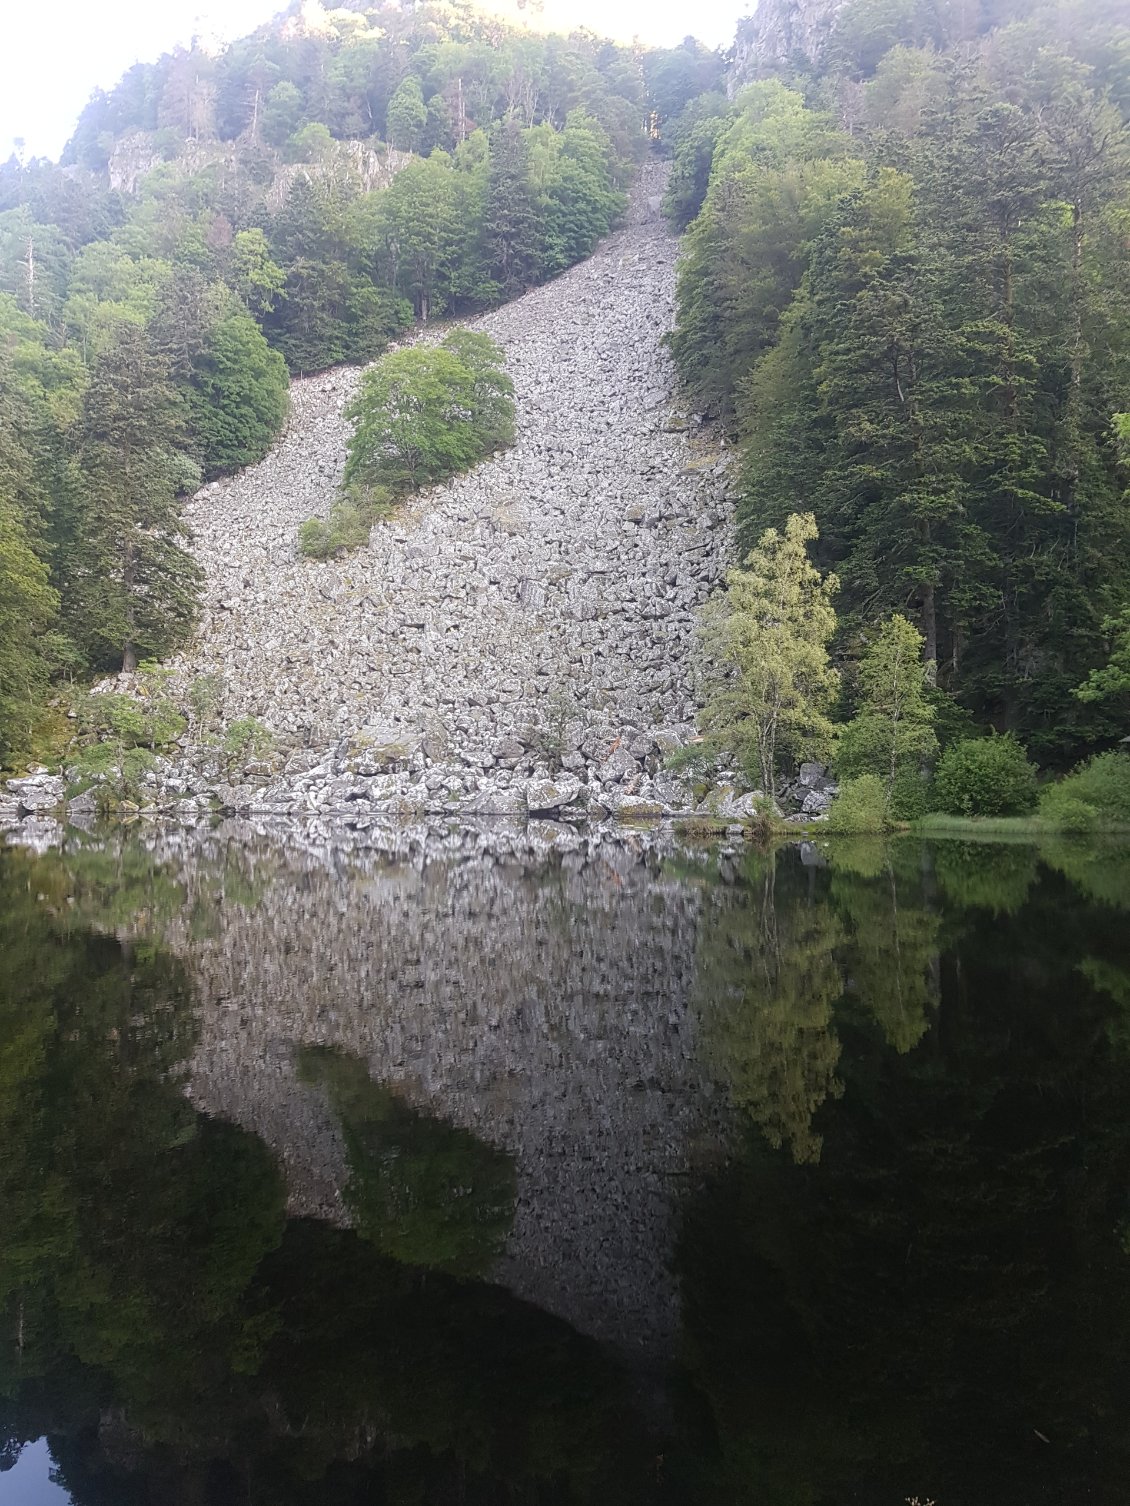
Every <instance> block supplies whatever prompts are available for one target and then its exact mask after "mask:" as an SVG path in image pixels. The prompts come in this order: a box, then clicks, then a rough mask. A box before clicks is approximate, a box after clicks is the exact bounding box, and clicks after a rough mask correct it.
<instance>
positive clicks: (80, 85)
mask: <svg viewBox="0 0 1130 1506" xmlns="http://www.w3.org/2000/svg"><path fill="white" fill-rule="evenodd" d="M752 3H753V0H545V12H546V17H547V19H549V20H551V21H552V22H553V24H554V25H555V26H562V27H564V28H568V26H570V25H582V26H589V27H591V28H592V29H593V30H594V31H598V32H600V33H601V34H602V35H605V36H614V37H617V38H621V39H623V40H625V41H627V40H630V39H631V37H632V36H634V35H638V36H639V37H640V38H641V39H642V40H643V41H645V42H650V43H653V44H656V45H658V46H668V45H672V44H673V43H675V42H678V41H679V40H680V39H681V38H682V37H684V36H685V35H686V34H687V33H688V32H693V34H694V35H695V36H697V37H698V38H699V39H700V40H701V41H703V42H705V43H707V44H708V45H709V46H712V47H719V46H722V47H725V46H728V45H729V44H730V42H731V41H732V40H733V36H734V28H735V25H736V24H737V20H738V17H739V16H741V15H743V14H744V13H745V12H747V11H748V10H750V9H752ZM284 4H285V0H219V3H217V0H53V3H52V4H51V6H50V7H49V10H48V12H47V13H46V17H45V16H44V14H43V13H41V12H40V11H39V9H38V7H37V6H35V5H28V4H18V5H4V6H2V7H0V9H2V10H3V11H4V12H5V13H6V14H4V15H3V18H2V19H0V160H2V159H3V158H5V157H7V156H8V153H9V152H10V151H11V150H12V144H13V141H14V140H15V139H16V138H17V137H22V138H23V140H24V143H25V146H24V151H25V153H26V155H28V156H42V157H57V156H58V155H59V153H60V151H61V150H62V148H63V144H64V143H65V141H66V140H67V138H68V136H69V135H70V134H71V131H72V129H73V127H74V124H75V121H76V119H77V118H78V113H79V111H80V110H81V109H82V107H83V105H84V104H85V102H86V100H87V99H88V98H89V96H90V93H91V91H92V90H93V89H96V88H102V89H108V88H110V87H111V86H112V85H113V84H115V83H116V82H117V80H118V79H119V78H120V77H121V75H122V74H123V73H124V72H125V71H126V69H127V68H129V67H130V66H131V65H132V64H133V63H136V62H153V61H155V60H156V59H157V58H158V57H160V55H161V53H163V52H168V51H169V50H170V49H171V48H173V47H175V46H176V45H177V44H178V43H181V44H186V43H188V42H189V41H190V40H191V39H192V37H193V36H194V35H200V36H214V37H218V38H220V39H221V40H222V41H231V40H232V39H233V38H235V37H239V36H243V35H244V34H245V33H246V32H249V31H253V30H254V29H255V27H256V26H259V25H261V24H262V23H263V22H264V21H267V20H269V19H270V17H271V16H272V15H274V14H275V12H276V11H278V10H280V9H282V8H283V5H284ZM45 22H46V24H45Z"/></svg>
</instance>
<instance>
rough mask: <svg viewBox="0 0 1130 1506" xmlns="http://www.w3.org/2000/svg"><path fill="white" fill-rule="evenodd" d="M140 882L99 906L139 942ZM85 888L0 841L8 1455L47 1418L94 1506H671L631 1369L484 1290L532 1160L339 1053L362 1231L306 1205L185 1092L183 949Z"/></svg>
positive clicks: (2, 1284) (187, 1025)
mask: <svg viewBox="0 0 1130 1506" xmlns="http://www.w3.org/2000/svg"><path fill="white" fill-rule="evenodd" d="M143 866H144V865H143ZM132 874H133V870H132V868H131V870H130V874H126V875H125V884H126V888H127V889H128V890H129V893H128V894H123V893H121V892H118V891H114V892H113V893H112V894H111V893H110V892H109V891H111V890H113V885H112V884H111V883H108V885H107V891H108V892H107V905H106V907H105V909H104V910H103V911H101V912H99V911H98V905H97V902H96V900H95V898H94V896H95V894H96V893H97V886H95V885H92V884H91V885H86V886H85V888H84V889H83V890H82V892H83V894H84V900H83V914H84V918H85V919H86V920H87V921H92V920H96V919H98V918H99V916H102V917H104V923H105V924H106V925H107V926H109V925H114V926H115V927H118V928H121V929H124V930H127V931H129V932H131V933H136V932H137V931H138V930H139V929H140V926H139V925H135V924H134V923H133V922H132V921H131V919H130V915H131V914H132V916H133V917H134V918H135V919H136V917H137V916H138V915H139V914H140V913H141V911H143V910H144V909H145V906H144V905H141V906H138V905H137V903H136V901H137V897H138V895H139V894H140V893H142V891H144V892H145V893H151V892H152V885H151V883H150V881H149V880H144V881H140V880H138V881H137V882H135V877H136V876H131V875H132ZM80 882H81V880H80V876H79V875H77V874H76V873H75V872H74V871H69V870H68V868H67V865H66V863H64V862H62V860H60V859H58V858H54V857H49V858H46V859H39V858H31V857H28V856H26V855H22V854H15V853H0V951H2V953H3V956H4V960H5V963H6V967H5V969H4V970H3V972H2V973H0V1133H2V1135H3V1140H2V1142H0V1199H2V1205H3V1222H2V1225H0V1459H4V1460H12V1461H14V1459H15V1458H16V1457H17V1455H18V1452H19V1448H20V1446H21V1445H22V1444H23V1443H25V1442H28V1441H30V1440H32V1439H35V1438H37V1437H40V1436H42V1435H43V1434H45V1433H46V1434H47V1435H48V1436H49V1438H50V1440H51V1448H52V1452H53V1455H54V1458H55V1460H56V1462H57V1464H58V1467H59V1475H60V1479H61V1481H62V1483H63V1484H64V1485H65V1487H66V1488H67V1489H68V1490H69V1491H70V1492H71V1495H72V1498H73V1500H74V1501H75V1502H76V1506H111V1503H112V1506H131V1503H134V1502H136V1503H139V1506H140V1503H142V1502H144V1503H146V1506H152V1503H155V1502H160V1503H162V1506H178V1503H183V1506H190V1503H191V1506H220V1503H225V1506H226V1503H228V1502H235V1501H239V1502H241V1503H243V1502H250V1503H253V1506H259V1503H264V1506H266V1503H271V1506H300V1503H301V1506H315V1503H319V1506H321V1503H324V1502H327V1501H331V1500H332V1501H335V1502H342V1503H348V1502H361V1501H366V1502H368V1501H375V1500H381V1501H388V1502H402V1503H405V1506H407V1503H409V1502H414V1503H429V1502H431V1503H436V1506H447V1503H452V1506H454V1503H455V1502H460V1503H466V1506H488V1503H489V1506H504V1503H509V1502H513V1503H515V1506H517V1503H538V1506H553V1503H558V1502H560V1503H565V1502H593V1503H596V1502H601V1503H603V1502H605V1501H608V1500H616V1501H618V1502H625V1503H633V1502H640V1503H641V1506H642V1503H643V1502H645V1501H651V1500H654V1499H655V1484H656V1478H657V1476H656V1468H657V1465H656V1454H657V1453H658V1452H659V1451H660V1450H659V1449H658V1448H657V1447H656V1445H655V1444H654V1442H653V1441H652V1439H651V1438H650V1437H649V1435H648V1432H647V1429H646V1427H645V1426H643V1424H642V1423H641V1420H640V1418H639V1416H638V1415H637V1413H636V1411H635V1409H634V1407H633V1405H632V1401H631V1394H630V1391H629V1390H628V1388H627V1387H626V1384H625V1378H624V1377H623V1375H622V1374H621V1372H620V1370H619V1368H618V1366H617V1365H616V1364H615V1363H614V1362H613V1361H612V1360H610V1359H609V1358H608V1357H606V1356H605V1355H604V1354H603V1353H602V1352H601V1351H600V1350H599V1349H598V1347H597V1346H596V1345H595V1344H594V1343H593V1342H592V1341H590V1340H587V1339H584V1338H582V1337H581V1336H579V1335H578V1334H576V1333H575V1332H573V1331H572V1330H571V1329H570V1328H569V1327H568V1326H567V1325H566V1324H565V1323H564V1322H561V1321H560V1320H557V1319H554V1318H552V1317H550V1316H548V1315H547V1314H544V1313H542V1312H540V1311H539V1310H538V1309H536V1308H534V1307H531V1306H528V1305H526V1304H524V1303H522V1302H520V1301H517V1300H516V1299H515V1298H513V1297H511V1296H510V1295H509V1294H508V1293H507V1292H505V1291H503V1290H501V1289H500V1288H497V1287H493V1286H490V1285H488V1284H486V1283H484V1282H482V1281H478V1280H470V1279H467V1277H468V1276H469V1275H471V1274H473V1273H474V1272H476V1271H480V1270H481V1269H482V1268H483V1267H484V1265H485V1264H486V1263H487V1262H488V1261H489V1259H490V1258H491V1257H492V1256H493V1254H494V1252H495V1250H496V1249H497V1247H498V1244H499V1242H500V1240H501V1239H502V1238H503V1237H504V1236H505V1232H506V1230H507V1229H508V1227H509V1221H510V1218H511V1214H512V1210H513V1202H514V1172H513V1167H512V1164H511V1162H510V1161H509V1159H508V1158H507V1157H505V1156H503V1155H501V1153H499V1152H497V1151H494V1150H492V1149H491V1148H490V1147H489V1146H486V1145H483V1144H482V1143H481V1142H479V1141H477V1140H476V1139H475V1138H474V1137H473V1136H471V1135H468V1134H466V1133H464V1132H462V1131H460V1130H457V1129H455V1128H454V1127H453V1126H450V1125H447V1124H444V1123H441V1122H439V1121H430V1120H428V1119H427V1118H426V1116H424V1115H422V1114H419V1113H417V1112H415V1111H413V1110H411V1109H409V1108H407V1107H406V1106H404V1105H403V1104H400V1103H398V1102H397V1101H396V1100H395V1099H393V1098H392V1097H391V1095H389V1094H387V1093H385V1092H383V1091H382V1090H380V1089H379V1088H376V1087H374V1086H373V1085H372V1084H371V1083H370V1082H369V1080H368V1076H367V1073H366V1072H365V1070H364V1067H363V1066H362V1065H361V1064H360V1063H358V1062H355V1061H351V1060H349V1059H346V1058H341V1057H328V1056H326V1055H323V1054H320V1053H319V1054H317V1055H315V1056H314V1057H312V1058H311V1059H310V1061H309V1062H308V1063H307V1065H308V1069H309V1070H310V1071H311V1072H313V1073H315V1074H316V1075H317V1076H318V1077H319V1080H320V1081H322V1082H323V1084H324V1085H325V1086H326V1087H327V1090H328V1092H329V1094H330V1097H331V1099H332V1101H333V1102H334V1103H335V1104H336V1106H337V1108H338V1111H339V1113H340V1116H341V1122H342V1126H343V1133H344V1135H345V1138H346V1141H347V1144H348V1146H349V1148H350V1160H351V1170H352V1179H351V1182H350V1193H349V1196H350V1198H351V1200H352V1203H353V1208H354V1211H355V1214H356V1217H357V1221H358V1226H359V1232H357V1233H355V1232H351V1231H346V1230H340V1229H335V1228H332V1227H329V1226H327V1225H324V1224H320V1223H317V1222H314V1221H306V1220H297V1221H296V1220H291V1221H287V1219H286V1217H285V1189H284V1186H283V1182H282V1178H281V1175H280V1173H279V1169H278V1167H277V1166H276V1164H275V1162H274V1160H273V1158H272V1156H271V1155H270V1154H269V1152H268V1151H267V1149H266V1147H265V1146H264V1145H263V1144H262V1142H261V1141H260V1140H258V1139H257V1138H256V1137H255V1136H254V1135H251V1134H249V1133H247V1132H246V1131H244V1130H242V1129H239V1128H237V1127H236V1126H234V1125H229V1124H225V1123H223V1122H219V1121H215V1120H209V1119H208V1118H206V1117H205V1116H203V1115H201V1114H199V1113H198V1112H196V1111H195V1110H194V1109H193V1108H192V1106H191V1105H190V1104H189V1103H188V1101H187V1100H186V1099H185V1097H184V1094H183V1071H184V1066H185V1063H186V1060H187V1058H188V1056H189V1054H190V1053H191V1051H192V1050H193V1047H194V1045H195V1040H196V1023H195V1017H194V1013H193V1002H194V1001H193V995H192V990H191V988H190V986H189V983H188V980H187V978H186V975H185V972H184V970H183V967H182V966H181V964H180V963H179V962H178V961H176V960H175V959H174V958H172V957H171V956H170V955H169V954H168V953H166V952H164V951H162V950H161V949H160V948H159V947H157V946H156V945H154V944H153V943H152V942H151V941H148V940H137V939H134V940H131V941H126V942H122V941H119V940H117V939H115V938H113V937H112V936H109V935H103V934H98V933H97V932H95V931H92V930H90V929H88V928H87V927H86V926H84V925H83V924H81V923H80V920H79V918H78V915H77V913H76V912H77V909H78V906H77V905H76V904H74V903H72V904H68V903H67V899H68V896H71V897H73V896H74V895H75V894H76V892H79V891H78V886H79V884H80ZM139 884H140V888H139ZM130 906H133V907H134V908H133V910H132V911H130V912H129V913H127V911H128V910H129V907H130ZM454 1271H458V1272H459V1275H460V1278H461V1279H456V1277H455V1276H454V1275H452V1274H448V1273H449V1272H454Z"/></svg>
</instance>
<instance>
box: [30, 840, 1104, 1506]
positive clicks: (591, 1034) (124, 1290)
mask: <svg viewBox="0 0 1130 1506" xmlns="http://www.w3.org/2000/svg"><path fill="white" fill-rule="evenodd" d="M566 846H567V847H570V850H567V851H565V852H564V853H562V852H561V851H560V850H557V851H552V852H547V851H546V850H545V849H544V847H541V848H534V847H530V846H526V847H523V846H522V843H521V841H520V840H519V839H517V838H512V837H505V836H500V835H497V834H496V835H489V834H484V833H482V832H479V833H466V832H462V833H460V832H452V831H443V830H440V831H435V832H427V833H415V834H408V835H404V834H401V835H400V836H397V837H395V838H393V837H389V838H387V839H386V838H377V837H373V838H370V839H368V840H365V841H362V840H361V839H360V838H359V837H358V836H357V835H356V834H355V835H353V836H352V837H347V838H346V839H344V840H340V841H334V840H331V839H327V840H325V841H323V842H322V843H321V844H318V843H313V842H312V843H310V844H309V845H308V846H307V847H306V848H305V849H299V850H295V849H294V848H291V849H289V850H288V849H287V848H286V847H284V846H282V845H280V844H279V843H278V842H277V841H275V840H273V839H271V838H270V837H268V836H263V835H261V834H260V835H257V834H256V833H254V832H251V831H248V830H246V829H243V828H239V827H233V828H230V829H226V830H225V829H221V830H219V831H217V832H215V833H211V834H203V835H201V834H192V835H188V834H184V833H176V832H166V833H153V834H150V835H149V836H148V837H130V836H127V835H123V834H121V833H118V834H116V835H110V836H109V837H107V838H105V839H83V840H78V839H75V841H74V842H72V845H71V847H70V849H69V850H67V851H57V850H49V851H46V852H44V853H42V854H39V855H36V854H34V853H28V852H22V851H18V850H8V851H0V895H2V901H3V904H2V908H0V1135H2V1140H0V1206H2V1207H3V1210H4V1218H3V1227H2V1229H0V1501H3V1500H5V1499H6V1496H5V1493H4V1483H5V1481H6V1480H14V1479H15V1474H14V1472H12V1473H9V1474H5V1473H4V1472H3V1471H4V1469H5V1466H8V1467H10V1466H11V1465H12V1464H13V1463H15V1462H16V1460H17V1459H18V1458H19V1457H20V1450H21V1447H22V1446H23V1445H25V1444H28V1445H34V1444H35V1441H36V1440H39V1439H41V1438H43V1437H46V1438H47V1439H48V1441H49V1445H50V1450H51V1456H52V1458H53V1459H54V1461H55V1467H56V1471H57V1475H58V1478H59V1481H60V1482H61V1486H62V1487H63V1488H65V1490H66V1491H67V1492H69V1494H70V1497H71V1499H72V1500H73V1501H74V1502H75V1503H77V1506H87V1503H89V1506H96V1503H97V1506H101V1503H110V1502H113V1503H115V1506H120V1503H127V1506H128V1503H133V1502H145V1503H156V1502H161V1503H166V1502H168V1503H173V1506H176V1503H182V1502H183V1503H185V1506H188V1503H190V1502H191V1503H193V1506H212V1503H217V1506H219V1503H227V1502H233V1503H234V1502H236V1501H240V1502H252V1503H255V1506H259V1503H280V1506H283V1503H286V1506H289V1503H296V1506H297V1503H303V1506H305V1503H314V1502H318V1503H322V1502H328V1501H334V1502H343V1503H351V1502H361V1501H365V1502H371V1501H387V1502H403V1503H405V1506H407V1503H409V1502H414V1503H435V1506H447V1503H449V1502H450V1503H455V1502H461V1503H480V1502H481V1503H483V1506H486V1503H488V1502H489V1503H491V1506H496V1503H507V1502H515V1503H517V1502H521V1503H524V1506H529V1503H536V1506H550V1503H555V1502H566V1501H568V1502H592V1503H594V1506H595V1503H597V1502H600V1503H602V1506H603V1503H606V1502H611V1501H615V1502H617V1503H618V1506H619V1503H627V1506H631V1503H633V1502H640V1503H643V1502H670V1503H676V1502H688V1503H703V1506H715V1503H717V1506H723V1503H745V1502H750V1503H752V1502H755V1501H756V1502H757V1503H759V1506H764V1503H770V1506H772V1503H778V1502H780V1503H786V1502H788V1503H811V1506H833V1503H837V1506H838V1503H840V1502H845V1503H846V1502H860V1503H867V1506H870V1503H875V1506H878V1503H880V1502H884V1503H886V1502H895V1503H901V1502H902V1501H904V1500H905V1499H907V1498H911V1497H914V1496H915V1495H917V1496H918V1497H919V1498H920V1499H921V1500H922V1501H926V1500H927V1499H934V1500H936V1501H937V1502H938V1506H958V1503H965V1502H969V1503H971V1506H980V1503H982V1502H992V1503H993V1506H1002V1503H1003V1506H1022V1503H1023V1506H1031V1503H1041V1502H1048V1503H1051V1502H1060V1501H1063V1502H1067V1501H1071V1502H1074V1501H1081V1500H1087V1501H1090V1502H1100V1503H1105V1502H1111V1503H1113V1502H1115V1501H1120V1500H1121V1499H1122V1498H1123V1490H1124V1480H1125V1476H1126V1467H1127V1465H1128V1464H1130V1458H1128V1457H1127V1456H1128V1453H1130V1430H1128V1425H1127V1419H1126V1417H1125V1398H1126V1396H1127V1395H1130V1361H1128V1359H1127V1354H1128V1346H1127V1339H1128V1338H1130V1307H1128V1304H1130V1280H1128V1277H1130V1203H1128V1200H1127V1197H1128V1195H1127V1188H1128V1187H1130V1116H1128V1115H1127V1112H1126V1104H1127V1102H1128V1101H1130V1100H1128V1097H1127V1089H1128V1088H1130V1023H1128V1021H1130V981H1128V980H1130V964H1128V961H1127V948H1126V944H1125V936H1124V933H1125V910H1124V908H1123V907H1124V906H1125V903H1126V889H1125V887H1124V886H1123V884H1122V882H1121V878H1122V876H1123V875H1125V873H1126V866H1125V858H1124V855H1123V854H1122V853H1120V852H1119V851H1114V852H1104V851H1103V850H1102V849H1096V848H1093V847H1092V848H1082V847H1079V846H1077V845H1074V844H1070V843H1061V844H1058V845H1057V846H1056V847H1053V848H1048V849H1045V850H1044V851H1043V852H1039V851H1037V850H1036V849H1034V848H1028V847H1017V848H1006V849H1001V848H995V847H989V848H981V847H965V846H957V845H952V846H951V845H949V844H939V845H937V846H934V847H928V846H925V845H923V844H921V843H919V842H916V841H902V842H898V843H894V844H890V845H887V846H883V845H874V844H849V845H845V844H838V845H837V846H836V847H834V848H829V849H826V850H823V851H821V850H818V849H814V848H810V849H808V850H807V851H805V852H804V853H803V854H801V853H798V851H796V850H792V849H790V850H787V851H785V852H782V853H780V854H778V855H776V856H775V857H774V856H770V855H751V856H746V857H738V856H728V857H727V856H724V857H723V858H722V859H721V861H719V860H718V858H717V857H716V856H700V855H696V853H695V852H694V851H688V850H686V849H680V848H678V847H677V846H675V845H673V844H672V842H671V840H670V839H669V838H667V837H659V838H656V839H646V838H643V837H638V836H637V837H619V838H615V839H613V838H609V839H607V840H592V841H589V840H586V839H577V840H576V841H575V842H574V843H572V845H571V846H570V844H568V843H567V844H566ZM25 1457H26V1458H34V1456H33V1455H30V1454H29V1455H26V1456H25ZM18 1467H19V1466H17V1468H18ZM23 1467H24V1468H25V1469H26V1468H27V1466H26V1464H25V1465H24V1466H23Z"/></svg>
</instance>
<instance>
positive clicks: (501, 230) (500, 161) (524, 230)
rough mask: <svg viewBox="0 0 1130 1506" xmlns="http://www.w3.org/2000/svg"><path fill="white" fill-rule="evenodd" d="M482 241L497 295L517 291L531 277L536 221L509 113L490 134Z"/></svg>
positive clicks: (538, 256) (518, 134)
mask: <svg viewBox="0 0 1130 1506" xmlns="http://www.w3.org/2000/svg"><path fill="white" fill-rule="evenodd" d="M483 246H484V250H485V258H486V267H487V274H488V276H489V277H490V278H491V279H492V281H493V282H494V283H495V284H496V286H497V288H498V294H499V297H501V298H514V297H517V296H518V294H520V293H524V292H525V291H526V289H527V288H529V287H532V286H533V284H534V283H535V282H536V281H537V279H538V276H539V275H540V271H541V265H542V227H541V223H540V220H539V216H538V212H537V207H536V205H535V203H534V196H533V191H532V189H531V185H530V171H529V160H528V152H527V148H526V142H525V138H524V136H523V134H522V131H521V129H520V127H519V125H518V122H517V121H516V120H515V119H514V118H513V117H511V118H510V119H508V120H505V121H504V122H503V123H502V125H501V126H499V128H498V129H497V130H496V131H495V133H494V134H493V136H492V137H491V143H490V172H489V176H488V179H487V200H486V208H485V212H484V218H483Z"/></svg>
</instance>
